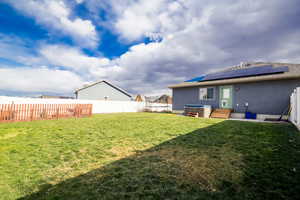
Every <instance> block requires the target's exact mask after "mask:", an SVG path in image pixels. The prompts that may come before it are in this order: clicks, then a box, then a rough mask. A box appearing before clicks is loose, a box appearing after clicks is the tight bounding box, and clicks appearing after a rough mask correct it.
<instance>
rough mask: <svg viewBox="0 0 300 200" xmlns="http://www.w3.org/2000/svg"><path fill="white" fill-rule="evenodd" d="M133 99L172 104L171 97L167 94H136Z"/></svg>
mask: <svg viewBox="0 0 300 200" xmlns="http://www.w3.org/2000/svg"><path fill="white" fill-rule="evenodd" d="M135 101H138V102H148V103H165V104H172V97H170V96H169V95H165V94H164V95H161V96H144V95H141V94H138V95H137V96H136V97H135Z"/></svg>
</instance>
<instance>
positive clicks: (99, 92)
mask: <svg viewBox="0 0 300 200" xmlns="http://www.w3.org/2000/svg"><path fill="white" fill-rule="evenodd" d="M75 95H76V99H89V100H110V101H131V100H132V96H131V94H129V93H128V92H126V91H125V90H123V89H121V88H119V87H117V86H115V85H113V84H111V83H109V82H108V81H98V82H95V83H93V84H90V85H86V86H84V87H82V88H80V89H77V90H76V91H75Z"/></svg>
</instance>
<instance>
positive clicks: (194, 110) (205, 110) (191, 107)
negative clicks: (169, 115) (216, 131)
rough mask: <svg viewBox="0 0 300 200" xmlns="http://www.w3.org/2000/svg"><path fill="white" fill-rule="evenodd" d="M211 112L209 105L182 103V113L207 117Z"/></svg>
mask: <svg viewBox="0 0 300 200" xmlns="http://www.w3.org/2000/svg"><path fill="white" fill-rule="evenodd" d="M210 113H211V106H210V105H201V104H186V105H184V115H189V116H197V117H204V118H209V116H210Z"/></svg>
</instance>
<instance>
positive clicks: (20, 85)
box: [0, 67, 83, 94]
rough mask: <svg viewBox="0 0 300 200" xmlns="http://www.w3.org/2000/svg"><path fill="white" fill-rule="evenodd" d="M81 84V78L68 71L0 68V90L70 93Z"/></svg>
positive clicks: (41, 68)
mask: <svg viewBox="0 0 300 200" xmlns="http://www.w3.org/2000/svg"><path fill="white" fill-rule="evenodd" d="M82 84H83V81H82V80H81V78H80V77H79V76H78V75H76V74H74V73H72V72H70V71H64V70H55V69H49V68H47V67H39V68H31V67H19V68H9V67H4V68H0V90H6V91H17V92H20V91H22V92H28V93H36V92H41V93H43V92H52V93H58V94H59V93H71V92H73V91H74V89H76V88H78V87H80V86H81V85H82Z"/></svg>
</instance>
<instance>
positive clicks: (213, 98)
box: [199, 87, 216, 101]
mask: <svg viewBox="0 0 300 200" xmlns="http://www.w3.org/2000/svg"><path fill="white" fill-rule="evenodd" d="M201 89H206V93H207V90H208V89H213V97H212V98H209V99H208V98H205V99H201ZM215 91H216V88H215V87H201V88H199V100H200V101H214V100H215V96H216V92H215Z"/></svg>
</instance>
